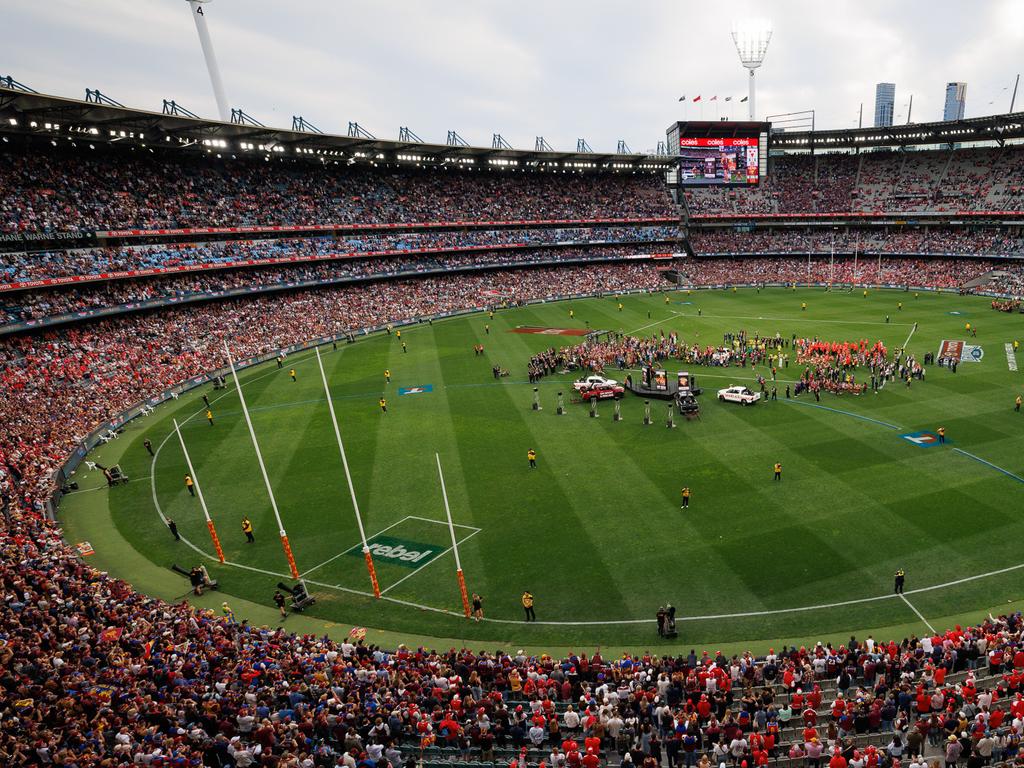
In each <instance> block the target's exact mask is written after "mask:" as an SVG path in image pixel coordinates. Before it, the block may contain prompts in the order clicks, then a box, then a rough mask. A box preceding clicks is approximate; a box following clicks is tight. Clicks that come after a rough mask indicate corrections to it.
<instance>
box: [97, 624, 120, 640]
mask: <svg viewBox="0 0 1024 768" xmlns="http://www.w3.org/2000/svg"><path fill="white" fill-rule="evenodd" d="M123 632H124V627H107V628H106V629H104V630H103V631H102V632H100V642H101V643H116V642H117V641H118V640H120V639H121V634H122V633H123Z"/></svg>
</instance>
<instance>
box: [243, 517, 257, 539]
mask: <svg viewBox="0 0 1024 768" xmlns="http://www.w3.org/2000/svg"><path fill="white" fill-rule="evenodd" d="M242 533H244V534H245V543H246V544H252V543H253V542H254V541H256V537H255V536H253V535H252V521H251V520H250V519H249V518H248V517H243V518H242Z"/></svg>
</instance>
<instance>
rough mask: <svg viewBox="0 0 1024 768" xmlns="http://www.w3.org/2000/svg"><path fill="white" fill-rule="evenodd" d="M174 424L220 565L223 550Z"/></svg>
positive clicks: (183, 442)
mask: <svg viewBox="0 0 1024 768" xmlns="http://www.w3.org/2000/svg"><path fill="white" fill-rule="evenodd" d="M171 421H173V422H174V432H175V434H176V435H177V436H178V442H179V443H181V452H182V453H184V454H185V465H186V466H187V467H188V476H189V477H191V478H192V485H194V486H195V489H196V497H197V498H198V499H199V506H200V507H201V508H202V510H203V517H205V518H206V528H207V530H209V531H210V538H211V539H213V548H214V549H215V550H216V552H217V559H218V560H220V561H221V562H222V563H223V562H224V550H223V549H221V546H220V538H218V536H217V529H216V528H214V526H213V520H211V519H210V510H208V509H207V508H206V499H204V498H203V489H202V487H201V486H200V485H199V475H197V474H196V470H195V468H194V467H193V466H192V459H191V458H189V455H188V448H186V447H185V438H183V437H182V436H181V430H180V429H179V428H178V420H177V419H171Z"/></svg>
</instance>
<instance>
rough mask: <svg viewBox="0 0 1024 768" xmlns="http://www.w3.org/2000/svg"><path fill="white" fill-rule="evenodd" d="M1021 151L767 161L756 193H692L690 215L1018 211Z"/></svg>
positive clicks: (1023, 193)
mask: <svg viewBox="0 0 1024 768" xmlns="http://www.w3.org/2000/svg"><path fill="white" fill-rule="evenodd" d="M1022 179H1024V148H1021V147H1019V146H1006V147H998V148H996V147H993V148H979V149H959V148H956V149H943V150H932V151H923V152H863V153H861V154H857V155H850V154H816V155H814V156H813V157H812V156H808V155H792V156H782V157H774V158H772V160H771V173H770V174H769V175H768V176H767V177H766V178H764V179H763V180H762V181H761V183H760V184H759V185H757V186H755V187H749V188H748V187H732V188H726V189H723V188H720V187H694V188H691V189H689V190H687V192H686V203H687V207H688V209H689V211H690V213H691V214H696V215H702V214H734V213H740V214H786V213H850V212H869V213H875V212H887V211H891V212H900V211H906V212H923V211H935V212H950V211H964V210H969V211H1021V210H1024V182H1022Z"/></svg>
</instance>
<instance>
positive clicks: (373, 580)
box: [316, 347, 380, 598]
mask: <svg viewBox="0 0 1024 768" xmlns="http://www.w3.org/2000/svg"><path fill="white" fill-rule="evenodd" d="M316 364H317V366H319V368H320V379H321V381H323V383H324V394H325V395H326V396H327V410H329V411H330V413H331V424H333V425H334V437H335V438H336V439H337V441H338V453H340V454H341V466H342V467H344V468H345V482H346V483H348V492H349V495H350V496H351V497H352V509H353V510H354V511H355V514H356V524H357V525H358V526H359V539H360V541H362V542H363V558H364V559H365V560H366V569H367V571H369V573H370V585H371V586H372V587H373V596H374V597H378V598H379V597H380V584H379V583H378V582H377V569H376V568H374V565H373V555H372V554H371V553H370V545H369V544H368V543H367V541H366V529H365V528H363V517H362V515H361V514H360V513H359V502H358V501H357V500H356V489H355V485H354V484H353V483H352V473H351V472H350V471H349V468H348V457H347V456H346V455H345V443H344V442H343V441H342V439H341V429H340V428H339V427H338V416H337V414H336V413H335V412H334V400H332V399H331V388H330V387H329V386H328V385H327V374H326V373H324V363H323V360H321V358H320V348H319V347H317V348H316Z"/></svg>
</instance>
